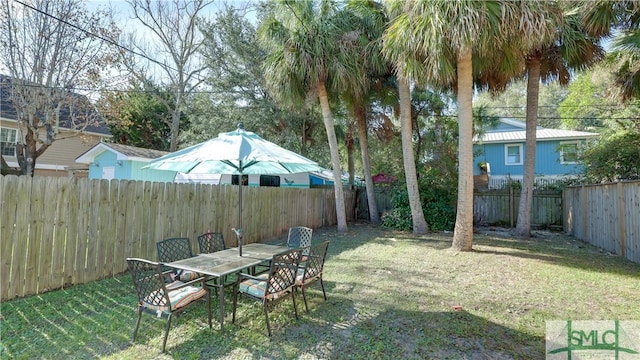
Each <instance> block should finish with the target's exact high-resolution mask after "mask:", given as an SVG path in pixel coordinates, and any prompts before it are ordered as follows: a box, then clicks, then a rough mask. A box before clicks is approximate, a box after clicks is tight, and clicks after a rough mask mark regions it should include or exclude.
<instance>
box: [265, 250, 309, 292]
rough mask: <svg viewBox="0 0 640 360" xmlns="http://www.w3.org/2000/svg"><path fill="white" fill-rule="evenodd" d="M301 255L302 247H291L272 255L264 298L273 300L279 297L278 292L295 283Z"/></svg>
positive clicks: (287, 288)
mask: <svg viewBox="0 0 640 360" xmlns="http://www.w3.org/2000/svg"><path fill="white" fill-rule="evenodd" d="M301 257H302V249H292V250H289V251H287V252H285V253H281V254H278V255H274V256H273V258H272V259H271V268H270V269H269V279H268V280H267V288H266V291H265V294H264V295H265V298H266V299H268V300H272V299H273V300H275V299H277V298H278V297H279V294H281V293H283V292H285V291H287V290H289V289H290V288H292V287H293V285H295V283H296V274H297V273H298V265H299V264H300V258H301Z"/></svg>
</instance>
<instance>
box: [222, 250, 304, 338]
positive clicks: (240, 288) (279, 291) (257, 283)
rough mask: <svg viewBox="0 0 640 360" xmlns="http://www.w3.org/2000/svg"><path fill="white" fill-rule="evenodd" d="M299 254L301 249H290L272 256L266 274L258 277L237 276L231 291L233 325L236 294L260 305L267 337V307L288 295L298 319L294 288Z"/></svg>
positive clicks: (268, 328)
mask: <svg viewBox="0 0 640 360" xmlns="http://www.w3.org/2000/svg"><path fill="white" fill-rule="evenodd" d="M301 253H302V249H292V250H289V251H287V252H285V253H281V254H278V255H274V256H273V258H272V259H271V266H270V269H269V272H268V273H265V274H262V275H259V276H253V275H249V274H239V275H238V276H239V279H238V282H237V283H236V285H235V286H234V289H233V317H232V322H234V323H235V321H236V307H237V301H238V294H241V295H244V296H245V297H247V298H249V299H252V300H255V301H259V302H261V303H262V308H263V310H264V316H265V320H266V322H267V333H268V334H269V336H271V325H270V323H269V306H271V305H273V304H276V303H278V302H280V301H282V300H284V299H286V298H287V297H288V296H289V295H290V296H291V299H292V301H293V311H294V313H295V316H296V319H298V309H297V308H296V297H295V291H294V289H295V288H294V286H295V282H296V274H297V273H298V265H299V263H300V258H301Z"/></svg>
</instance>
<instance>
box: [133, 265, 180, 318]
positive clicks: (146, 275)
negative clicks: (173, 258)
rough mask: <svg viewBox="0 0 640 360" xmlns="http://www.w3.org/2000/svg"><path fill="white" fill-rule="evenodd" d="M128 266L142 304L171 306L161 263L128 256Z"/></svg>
mask: <svg viewBox="0 0 640 360" xmlns="http://www.w3.org/2000/svg"><path fill="white" fill-rule="evenodd" d="M127 266H128V267H129V272H130V273H131V277H132V278H133V284H134V285H135V287H136V292H137V293H138V301H139V303H140V304H142V305H144V306H145V307H161V306H171V302H170V301H169V295H168V292H167V291H166V288H165V282H164V279H163V276H162V272H161V270H160V264H159V263H157V262H153V261H149V260H144V259H137V258H127Z"/></svg>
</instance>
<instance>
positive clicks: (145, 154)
mask: <svg viewBox="0 0 640 360" xmlns="http://www.w3.org/2000/svg"><path fill="white" fill-rule="evenodd" d="M105 151H111V152H113V153H115V154H116V155H117V159H118V160H136V161H144V162H149V161H151V160H153V159H157V158H159V157H161V156H164V155H166V154H168V152H166V151H160V150H153V149H145V148H140V147H135V146H129V145H122V144H109V143H99V144H96V146H94V147H92V148H91V149H89V150H87V151H86V152H85V153H84V154H82V155H80V156H78V157H77V158H76V162H77V163H81V164H89V163H91V162H92V161H93V159H95V157H96V156H98V155H100V154H102V153H103V152H105Z"/></svg>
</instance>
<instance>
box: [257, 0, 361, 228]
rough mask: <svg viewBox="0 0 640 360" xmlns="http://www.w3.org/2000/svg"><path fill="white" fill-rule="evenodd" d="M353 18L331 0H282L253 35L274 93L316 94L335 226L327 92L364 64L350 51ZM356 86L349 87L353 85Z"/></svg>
mask: <svg viewBox="0 0 640 360" xmlns="http://www.w3.org/2000/svg"><path fill="white" fill-rule="evenodd" d="M354 20H355V19H354V18H353V16H352V14H351V13H350V12H348V11H343V9H341V8H339V7H338V6H337V4H336V3H335V2H334V1H331V0H318V1H291V0H282V1H277V2H276V3H275V4H274V7H273V10H272V11H271V13H270V14H269V17H268V18H267V19H266V20H265V21H264V22H263V23H262V24H261V25H260V27H259V29H258V35H259V39H260V42H261V44H262V45H263V46H264V48H265V50H266V52H267V58H266V61H265V73H266V81H267V84H268V86H269V88H270V89H271V91H272V93H273V94H274V95H275V97H276V98H277V99H279V100H281V101H284V102H287V103H290V104H304V102H305V100H306V97H307V95H309V94H311V95H313V97H317V98H318V100H319V102H320V108H321V110H322V118H323V121H324V125H325V130H326V132H327V139H328V141H329V151H330V152H331V165H332V167H333V178H334V189H335V197H336V212H337V218H338V231H340V232H345V231H347V221H346V212H345V205H344V204H345V203H344V191H343V188H342V170H341V169H342V166H341V163H340V156H339V153H338V142H337V139H336V133H335V129H334V121H333V116H332V111H331V107H330V105H329V95H330V94H336V95H337V94H339V93H340V92H341V91H342V90H343V89H346V88H347V87H348V86H349V85H351V84H352V82H353V81H357V80H356V79H366V77H357V76H354V74H357V73H358V72H359V71H362V69H363V68H364V66H363V64H362V60H363V59H361V58H360V57H358V56H356V55H355V54H354V52H353V51H352V50H353V48H354V47H356V46H357V43H358V41H359V40H360V36H359V34H358V33H357V32H355V31H353V30H354V29H353V24H354ZM360 89H361V87H353V90H354V91H359V90H360Z"/></svg>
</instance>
